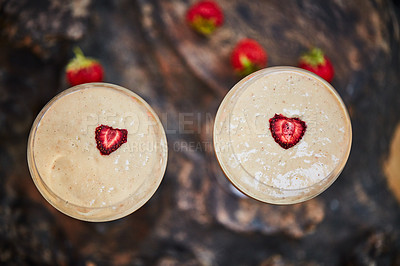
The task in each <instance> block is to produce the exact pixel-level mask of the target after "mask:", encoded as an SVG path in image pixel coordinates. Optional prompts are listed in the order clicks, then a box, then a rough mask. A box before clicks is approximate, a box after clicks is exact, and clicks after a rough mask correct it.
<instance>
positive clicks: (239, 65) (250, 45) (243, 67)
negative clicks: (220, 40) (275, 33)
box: [231, 38, 268, 76]
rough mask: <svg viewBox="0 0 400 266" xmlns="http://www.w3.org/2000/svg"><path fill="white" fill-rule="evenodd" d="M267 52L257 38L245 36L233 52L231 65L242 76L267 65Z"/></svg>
mask: <svg viewBox="0 0 400 266" xmlns="http://www.w3.org/2000/svg"><path fill="white" fill-rule="evenodd" d="M267 60H268V56H267V52H266V51H265V50H264V48H263V47H262V46H261V45H260V44H259V43H258V42H257V41H255V40H253V39H249V38H245V39H243V40H241V41H240V42H238V43H237V44H236V46H235V48H234V49H233V51H232V54H231V65H232V67H233V69H234V70H235V72H236V73H237V74H238V75H240V76H246V75H248V74H250V73H252V72H254V71H256V70H259V69H261V68H264V67H266V66H267Z"/></svg>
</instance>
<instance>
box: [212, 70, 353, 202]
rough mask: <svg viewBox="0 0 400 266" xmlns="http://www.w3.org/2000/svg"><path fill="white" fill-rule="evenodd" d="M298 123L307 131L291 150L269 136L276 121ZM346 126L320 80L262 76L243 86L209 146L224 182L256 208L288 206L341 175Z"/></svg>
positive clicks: (338, 103) (288, 73) (340, 107)
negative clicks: (253, 201)
mask: <svg viewBox="0 0 400 266" xmlns="http://www.w3.org/2000/svg"><path fill="white" fill-rule="evenodd" d="M276 114H277V115H282V116H284V117H287V118H296V119H297V118H298V119H299V120H301V121H304V122H305V124H306V129H305V132H304V135H303V136H302V138H301V139H300V140H299V141H298V143H297V144H295V145H294V146H293V147H290V148H287V149H285V148H283V147H282V146H280V145H279V144H278V143H277V141H276V140H275V139H274V137H273V136H272V131H271V130H270V127H271V125H270V122H269V121H270V119H271V118H273V117H274V116H275V115H276ZM351 138H352V133H351V123H350V118H349V115H348V113H347V111H346V108H345V106H344V104H343V102H342V100H341V99H340V97H339V95H338V94H337V92H336V91H335V90H334V89H333V88H332V87H331V86H330V85H329V83H327V82H326V81H324V80H323V79H321V78H319V77H317V76H315V75H314V74H312V73H310V72H307V71H304V70H301V69H298V68H293V67H273V68H267V69H264V70H261V71H258V72H255V73H253V74H252V75H250V76H248V77H246V78H244V79H243V80H241V81H240V82H239V83H238V84H236V85H235V86H234V87H233V88H232V90H231V91H230V92H229V93H228V94H227V96H226V97H225V99H224V100H223V102H222V103H221V106H220V108H219V110H218V113H217V116H216V121H215V128H214V146H215V151H216V155H217V158H218V160H219V162H220V165H221V167H222V169H223V171H224V172H225V174H226V175H227V177H228V179H229V180H230V181H231V182H232V184H233V185H234V186H236V187H237V188H238V189H239V190H240V191H242V192H244V193H245V194H247V195H248V196H250V197H253V198H255V199H257V200H260V201H263V202H269V203H277V204H289V203H295V202H300V201H304V200H307V199H309V198H312V197H314V196H316V195H317V194H319V193H321V192H322V191H323V190H324V189H326V188H327V187H328V186H329V185H330V184H331V183H332V182H333V181H334V180H335V179H336V178H337V176H338V175H339V174H340V172H341V171H342V169H343V167H344V165H345V163H346V161H347V158H348V155H349V152H350V146H351Z"/></svg>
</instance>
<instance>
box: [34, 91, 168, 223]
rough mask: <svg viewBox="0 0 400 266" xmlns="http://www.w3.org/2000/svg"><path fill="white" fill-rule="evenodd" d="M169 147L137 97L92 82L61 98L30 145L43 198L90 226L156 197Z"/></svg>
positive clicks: (44, 113) (38, 124)
mask: <svg viewBox="0 0 400 266" xmlns="http://www.w3.org/2000/svg"><path fill="white" fill-rule="evenodd" d="M167 149H168V148H167V140H166V136H165V132H164V129H163V126H162V124H161V122H160V120H159V118H158V116H157V115H156V113H155V112H154V111H153V109H152V108H151V107H150V106H149V105H148V104H147V103H146V102H145V101H144V100H143V99H142V98H140V97H139V96H138V95H136V94H135V93H133V92H132V91H130V90H128V89H125V88H123V87H120V86H117V85H112V84H107V83H88V84H83V85H78V86H75V87H72V88H70V89H67V90H65V91H63V92H61V93H60V94H58V95H57V96H55V97H54V98H53V99H52V100H51V101H50V102H49V103H48V104H47V105H46V106H45V107H44V108H43V109H42V110H41V112H40V113H39V115H38V116H37V118H36V120H35V121H34V123H33V126H32V129H31V132H30V135H29V140H28V150H27V156H28V165H29V170H30V173H31V176H32V179H33V181H34V183H35V185H36V186H37V188H38V190H39V191H40V193H41V194H42V195H43V197H44V198H45V199H46V200H47V201H48V202H49V203H50V204H51V205H53V206H54V207H55V208H57V209H58V210H59V211H61V212H63V213H65V214H67V215H69V216H71V217H74V218H77V219H80V220H85V221H93V222H101V221H110V220H115V219H118V218H121V217H124V216H126V215H128V214H130V213H132V212H134V211H135V210H137V209H138V208H140V207H141V206H142V205H144V204H145V203H146V202H147V201H148V200H149V199H150V198H151V197H152V195H153V194H154V193H155V191H156V190H157V188H158V186H159V185H160V183H161V180H162V178H163V176H164V172H165V169H166V165H167V154H168V151H167Z"/></svg>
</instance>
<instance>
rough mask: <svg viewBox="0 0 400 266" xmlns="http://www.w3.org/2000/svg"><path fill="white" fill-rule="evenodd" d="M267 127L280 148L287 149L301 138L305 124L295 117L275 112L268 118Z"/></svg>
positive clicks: (304, 130) (305, 127)
mask: <svg viewBox="0 0 400 266" xmlns="http://www.w3.org/2000/svg"><path fill="white" fill-rule="evenodd" d="M269 129H270V130H271V134H272V137H273V138H274V140H275V142H276V143H278V144H279V145H280V146H281V147H282V148H284V149H289V148H291V147H293V146H294V145H296V144H297V143H298V142H299V141H300V140H301V138H302V137H303V135H304V133H305V132H306V129H307V125H306V123H305V122H304V121H302V120H300V119H299V118H297V117H293V118H288V117H286V116H284V115H281V114H279V115H278V114H275V116H274V117H273V118H271V119H270V120H269Z"/></svg>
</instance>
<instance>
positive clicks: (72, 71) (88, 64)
mask: <svg viewBox="0 0 400 266" xmlns="http://www.w3.org/2000/svg"><path fill="white" fill-rule="evenodd" d="M74 53H75V57H74V58H73V59H71V60H70V62H69V63H68V65H67V69H66V73H65V74H66V78H67V80H68V82H69V84H70V85H71V86H75V85H79V84H83V83H89V82H101V81H103V78H104V70H103V67H102V66H101V64H100V63H99V62H98V61H97V60H95V59H93V58H90V57H85V56H84V55H83V52H82V50H81V49H79V48H75V49H74Z"/></svg>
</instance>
